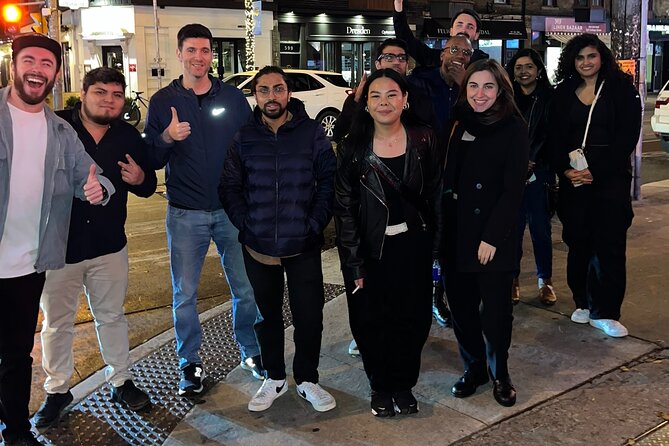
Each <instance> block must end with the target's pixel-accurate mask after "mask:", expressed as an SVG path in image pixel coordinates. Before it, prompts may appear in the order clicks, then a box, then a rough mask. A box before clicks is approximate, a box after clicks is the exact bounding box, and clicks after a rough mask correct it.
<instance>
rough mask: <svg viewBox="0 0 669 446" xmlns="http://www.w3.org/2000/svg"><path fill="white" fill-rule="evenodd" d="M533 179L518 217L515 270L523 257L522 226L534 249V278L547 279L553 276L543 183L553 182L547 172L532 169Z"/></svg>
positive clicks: (551, 248)
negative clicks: (535, 266)
mask: <svg viewBox="0 0 669 446" xmlns="http://www.w3.org/2000/svg"><path fill="white" fill-rule="evenodd" d="M534 174H535V175H536V177H537V179H536V180H534V181H532V182H531V183H530V184H528V185H527V186H526V187H525V192H524V194H523V203H522V204H521V206H520V216H519V218H518V269H517V270H516V277H518V275H519V274H520V259H521V258H522V256H523V235H524V234H525V225H526V224H527V225H529V226H530V236H531V237H532V246H533V248H534V262H535V263H536V265H537V277H538V278H540V279H550V278H551V277H552V275H553V240H552V237H551V219H550V216H549V214H548V203H547V202H546V186H545V184H553V183H554V182H555V178H554V176H555V175H554V174H553V173H552V172H550V171H548V170H535V172H534Z"/></svg>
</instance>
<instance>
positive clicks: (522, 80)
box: [506, 48, 557, 305]
mask: <svg viewBox="0 0 669 446" xmlns="http://www.w3.org/2000/svg"><path fill="white" fill-rule="evenodd" d="M506 71H507V73H508V74H509V77H510V78H511V79H513V92H514V99H515V101H516V105H517V106H518V109H519V110H520V112H521V113H522V114H523V117H524V118H525V121H526V122H527V126H528V132H529V139H530V162H529V165H528V169H527V181H526V182H527V185H526V186H525V192H524V194H523V202H522V204H521V206H520V220H519V221H518V268H517V270H516V277H515V279H514V281H513V290H512V292H511V299H512V300H513V303H514V304H516V303H518V302H519V301H520V283H519V281H518V276H519V275H520V258H521V257H522V255H523V236H524V234H525V226H527V225H529V228H530V235H531V238H532V247H533V248H534V250H533V252H534V262H535V264H536V267H537V279H538V283H537V286H538V288H539V292H538V294H537V298H538V299H539V301H540V302H541V303H542V304H544V305H553V304H555V302H557V296H556V295H555V291H554V290H553V281H552V276H553V240H552V234H551V217H552V215H551V210H550V209H549V203H548V199H547V192H548V191H549V188H550V187H552V186H554V185H555V173H553V171H552V170H551V169H550V167H549V150H548V144H546V140H547V137H548V125H549V122H548V108H549V104H550V100H551V97H552V96H553V86H552V85H551V83H550V81H549V80H548V76H547V75H546V67H545V66H544V62H543V60H541V56H540V55H539V53H537V52H536V51H535V50H533V49H532V48H523V49H521V50H520V51H518V52H517V53H516V54H515V55H514V56H513V57H512V58H511V60H510V61H509V63H508V64H507V65H506ZM552 211H553V212H554V211H555V210H554V209H553V210H552Z"/></svg>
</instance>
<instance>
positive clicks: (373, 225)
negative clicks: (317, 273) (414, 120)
mask: <svg viewBox="0 0 669 446" xmlns="http://www.w3.org/2000/svg"><path fill="white" fill-rule="evenodd" d="M406 131H407V137H408V141H409V143H408V145H407V151H406V158H405V164H404V175H403V178H402V183H404V184H405V185H406V186H407V187H408V188H409V189H411V190H413V191H414V192H415V193H417V194H418V196H419V197H420V199H421V200H423V201H424V202H425V206H421V207H422V210H418V209H416V206H414V205H412V204H410V203H409V202H408V201H407V200H406V199H403V200H402V201H403V204H404V215H405V218H406V223H407V225H408V227H409V230H410V231H430V232H431V233H433V234H434V236H435V238H436V237H437V236H438V235H439V234H440V233H441V231H440V230H439V227H440V226H441V217H440V216H441V210H440V206H439V200H438V196H439V190H440V188H439V182H440V177H441V169H440V166H441V165H440V163H439V161H438V159H439V156H438V153H437V141H436V137H435V134H434V132H433V131H432V129H430V128H429V127H425V126H415V127H414V126H407V127H406ZM342 146H343V147H342V148H341V150H340V151H339V153H338V167H337V174H336V177H335V205H334V210H333V211H334V220H335V226H336V230H337V246H338V248H339V256H340V260H341V265H342V272H343V274H344V279H345V280H347V281H348V280H355V279H358V278H363V277H365V276H366V270H365V259H380V258H381V256H382V255H383V245H384V241H385V237H386V235H385V231H386V226H387V224H388V215H389V211H388V206H387V203H386V200H385V193H384V190H383V185H382V183H381V182H382V181H384V180H382V179H381V178H380V177H379V175H378V174H377V172H376V171H375V170H374V168H373V167H372V166H371V165H370V163H369V161H368V160H367V157H368V156H369V155H370V152H371V150H372V149H371V144H370V146H369V147H368V148H367V149H366V150H365V151H364V153H362V152H360V151H355V150H354V148H353V142H352V141H350V140H349V138H348V137H347V138H346V139H344V141H343V143H342ZM433 247H434V249H433V251H434V252H435V255H436V253H437V248H438V247H439V241H437V240H435V241H434V243H433Z"/></svg>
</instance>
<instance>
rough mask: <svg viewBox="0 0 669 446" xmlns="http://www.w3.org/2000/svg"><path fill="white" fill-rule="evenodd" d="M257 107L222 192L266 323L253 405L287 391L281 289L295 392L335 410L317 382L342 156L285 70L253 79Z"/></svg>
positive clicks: (269, 70) (257, 407) (260, 329)
mask: <svg viewBox="0 0 669 446" xmlns="http://www.w3.org/2000/svg"><path fill="white" fill-rule="evenodd" d="M251 90H252V91H253V92H254V94H255V99H256V102H257V104H258V105H257V106H256V107H255V109H254V117H253V120H252V121H250V122H249V123H248V124H246V125H245V126H243V127H242V128H241V130H240V131H239V133H237V136H235V139H234V141H233V143H232V146H231V147H230V150H229V151H228V157H227V159H226V160H225V168H224V170H223V175H222V177H221V185H220V189H219V193H220V196H221V201H222V202H223V206H225V210H226V211H227V213H228V215H229V216H230V219H231V220H232V222H233V223H234V225H235V226H236V227H237V228H238V229H239V240H240V242H241V243H242V244H243V245H244V246H243V251H244V262H245V264H246V271H247V272H248V275H249V279H250V280H251V285H253V291H254V293H255V297H256V302H257V303H258V308H259V309H260V314H261V315H262V320H261V321H259V322H258V323H256V326H255V327H256V333H257V334H258V340H259V341H260V346H261V350H262V362H263V366H264V367H265V369H266V371H267V378H266V380H265V382H264V383H263V385H262V386H261V387H260V389H259V390H258V391H257V392H256V394H255V396H254V397H253V398H252V399H251V401H250V402H249V405H248V409H249V410H250V411H253V412H260V411H263V410H266V409H269V407H270V406H271V405H272V403H273V402H274V400H275V399H276V398H278V397H279V396H281V395H283V394H284V393H286V390H287V389H288V383H287V382H286V365H285V361H284V355H283V352H284V325H283V315H282V306H283V290H284V272H285V274H286V276H287V277H288V297H289V299H290V309H291V313H292V315H293V326H294V327H295V335H294V339H295V358H294V360H293V374H294V375H295V383H296V384H297V393H298V395H300V396H301V397H302V398H304V399H305V400H307V401H309V402H310V403H311V405H312V406H313V407H314V409H315V410H317V411H319V412H325V411H328V410H331V409H334V408H335V406H336V402H335V400H334V398H333V397H332V395H330V393H329V392H327V391H326V390H325V389H323V388H322V387H321V386H320V385H319V384H318V360H319V356H320V349H321V333H322V331H323V305H324V303H325V298H324V290H323V272H322V269H321V247H322V246H323V241H324V240H323V230H324V229H325V227H326V226H327V224H328V222H329V221H330V218H332V201H333V197H334V173H335V168H336V160H335V155H334V151H333V150H332V145H331V144H330V141H329V140H328V139H327V137H326V136H325V132H324V131H323V128H322V127H321V126H320V125H319V124H318V122H316V121H314V120H313V119H310V118H309V116H307V113H306V111H305V110H304V104H303V103H302V102H301V101H299V100H297V99H294V98H292V99H291V88H290V84H289V83H288V79H287V77H286V74H285V73H284V72H283V70H281V68H278V67H273V66H267V67H265V68H263V69H262V70H260V71H258V73H257V74H256V76H255V77H254V78H253V81H252V82H251Z"/></svg>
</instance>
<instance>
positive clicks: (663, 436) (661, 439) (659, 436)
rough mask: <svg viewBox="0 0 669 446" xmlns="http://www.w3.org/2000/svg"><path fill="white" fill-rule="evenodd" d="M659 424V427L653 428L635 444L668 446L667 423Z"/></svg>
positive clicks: (668, 429) (640, 445) (638, 445)
mask: <svg viewBox="0 0 669 446" xmlns="http://www.w3.org/2000/svg"><path fill="white" fill-rule="evenodd" d="M660 426H662V427H660ZM660 426H657V427H659V429H657V430H654V431H653V432H652V433H650V434H649V435H648V436H646V437H644V438H643V439H641V440H639V441H637V442H636V443H635V444H636V445H637V446H669V424H667V422H664V423H662V425H660Z"/></svg>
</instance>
